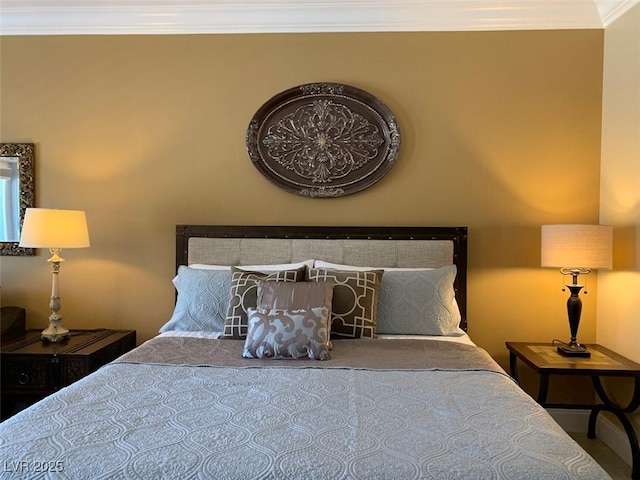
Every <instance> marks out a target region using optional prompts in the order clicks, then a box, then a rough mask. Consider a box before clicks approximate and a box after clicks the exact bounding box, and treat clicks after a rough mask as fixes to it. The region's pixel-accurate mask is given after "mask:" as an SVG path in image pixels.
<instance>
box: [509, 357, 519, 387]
mask: <svg viewBox="0 0 640 480" xmlns="http://www.w3.org/2000/svg"><path fill="white" fill-rule="evenodd" d="M509 370H510V372H511V377H513V379H514V380H515V381H516V383H517V384H520V382H519V381H518V357H516V354H515V353H513V352H509Z"/></svg>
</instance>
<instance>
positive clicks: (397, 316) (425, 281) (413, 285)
mask: <svg viewBox="0 0 640 480" xmlns="http://www.w3.org/2000/svg"><path fill="white" fill-rule="evenodd" d="M456 272H457V270H456V266H455V265H450V266H446V267H441V268H436V269H433V270H421V271H385V272H384V279H383V281H382V286H381V287H380V300H379V302H378V329H377V331H378V333H380V334H396V335H455V334H460V333H462V330H460V328H459V327H458V325H459V324H460V309H459V308H458V303H457V302H456V297H455V291H454V289H453V282H454V280H455V278H456Z"/></svg>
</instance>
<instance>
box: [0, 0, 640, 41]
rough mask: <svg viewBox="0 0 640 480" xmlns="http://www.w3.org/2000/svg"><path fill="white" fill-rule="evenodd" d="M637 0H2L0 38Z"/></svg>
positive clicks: (449, 25)
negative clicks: (4, 36)
mask: <svg viewBox="0 0 640 480" xmlns="http://www.w3.org/2000/svg"><path fill="white" fill-rule="evenodd" d="M639 2H640V0H344V1H342V0H316V1H309V0H0V34H1V35H69V34H70V35H76V34H107V35H116V34H189V33H273V32H382V31H463V30H464V31H473V30H533V29H535V30H541V29H542V30H548V29H585V28H586V29H601V28H606V27H607V25H609V24H610V23H611V22H613V21H614V20H615V19H616V18H618V17H619V16H620V15H622V14H623V13H624V12H626V11H627V10H629V9H630V8H632V7H634V6H635V5H636V4H638V3H639Z"/></svg>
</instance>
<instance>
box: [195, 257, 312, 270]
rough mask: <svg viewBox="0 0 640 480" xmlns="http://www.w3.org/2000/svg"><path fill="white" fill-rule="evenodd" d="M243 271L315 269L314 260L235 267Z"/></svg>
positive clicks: (220, 267) (212, 267)
mask: <svg viewBox="0 0 640 480" xmlns="http://www.w3.org/2000/svg"><path fill="white" fill-rule="evenodd" d="M233 266H235V267H236V268H239V269H241V270H251V271H252V272H260V273H265V272H273V271H275V270H293V269H296V268H300V267H303V266H306V267H307V268H311V267H313V260H305V261H304V262H297V263H277V264H273V265H233ZM189 267H190V268H197V269H200V270H231V267H232V265H210V264H207V263H192V264H191V265H189Z"/></svg>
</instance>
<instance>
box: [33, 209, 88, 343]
mask: <svg viewBox="0 0 640 480" xmlns="http://www.w3.org/2000/svg"><path fill="white" fill-rule="evenodd" d="M20 246H21V247H30V248H48V249H49V252H51V255H52V256H51V258H49V259H48V260H47V261H48V262H49V263H51V269H52V272H53V278H52V281H51V300H50V302H49V308H50V309H51V315H50V316H49V326H48V327H47V328H46V329H44V330H43V331H42V339H43V340H48V341H50V342H57V341H59V340H62V339H64V338H66V337H68V336H69V330H68V329H67V328H65V327H64V326H63V325H62V315H60V313H59V311H60V306H61V304H60V296H59V294H58V273H59V272H60V264H61V263H62V262H64V259H63V258H62V257H61V256H60V252H61V251H62V249H63V248H84V247H88V246H89V231H88V228H87V218H86V215H85V212H83V211H81V210H54V209H48V208H27V209H26V211H25V215H24V222H23V225H22V232H21V235H20Z"/></svg>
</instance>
